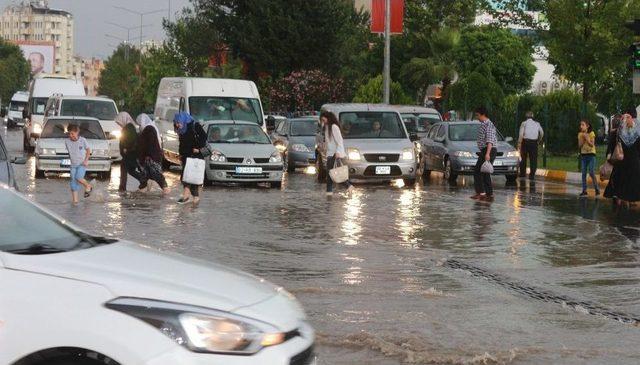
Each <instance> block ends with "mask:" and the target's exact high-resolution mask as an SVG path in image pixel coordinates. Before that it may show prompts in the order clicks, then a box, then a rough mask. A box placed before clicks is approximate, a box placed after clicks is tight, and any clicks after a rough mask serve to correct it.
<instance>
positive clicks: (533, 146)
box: [518, 111, 544, 180]
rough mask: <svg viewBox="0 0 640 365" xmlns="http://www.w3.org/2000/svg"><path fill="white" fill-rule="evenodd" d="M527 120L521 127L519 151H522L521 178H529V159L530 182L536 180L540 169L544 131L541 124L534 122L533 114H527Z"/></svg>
mask: <svg viewBox="0 0 640 365" xmlns="http://www.w3.org/2000/svg"><path fill="white" fill-rule="evenodd" d="M526 117H527V120H525V121H524V122H522V124H521V125H520V136H519V137H518V146H519V147H518V149H519V150H520V177H526V176H527V158H528V159H529V165H530V169H531V170H530V172H529V180H534V179H535V178H536V170H537V169H538V145H539V144H540V141H542V138H543V137H544V131H543V130H542V126H540V123H538V122H537V121H535V120H533V112H531V111H529V112H527V114H526Z"/></svg>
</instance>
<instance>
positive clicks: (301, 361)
mask: <svg viewBox="0 0 640 365" xmlns="http://www.w3.org/2000/svg"><path fill="white" fill-rule="evenodd" d="M314 358H315V354H314V350H313V346H311V347H309V348H308V349H306V350H304V351H302V352H301V353H299V354H297V355H296V356H294V357H292V358H291V361H290V362H289V365H309V364H311V363H312V362H313V360H314Z"/></svg>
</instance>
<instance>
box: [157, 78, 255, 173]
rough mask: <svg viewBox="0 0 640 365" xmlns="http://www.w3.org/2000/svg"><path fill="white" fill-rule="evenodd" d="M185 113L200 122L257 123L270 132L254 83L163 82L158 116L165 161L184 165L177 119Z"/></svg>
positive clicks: (204, 79)
mask: <svg viewBox="0 0 640 365" xmlns="http://www.w3.org/2000/svg"><path fill="white" fill-rule="evenodd" d="M181 111H186V112H188V113H190V114H191V115H192V116H193V118H194V119H195V120H196V121H198V122H205V121H217V120H224V121H243V122H253V123H256V124H258V125H260V126H262V128H263V129H265V131H266V124H265V118H264V113H263V110H262V102H261V101H260V94H259V93H258V87H257V86H256V84H255V83H253V82H252V81H247V80H229V79H211V78H188V77H172V78H163V79H162V80H161V81H160V86H159V87H158V97H157V99H156V106H155V110H154V114H155V116H156V118H157V119H158V127H159V128H160V133H161V134H162V144H163V149H164V155H165V159H166V160H167V161H168V162H170V163H174V164H180V157H179V154H178V135H177V134H176V133H175V131H174V129H173V117H174V116H175V115H176V114H177V113H178V112H181Z"/></svg>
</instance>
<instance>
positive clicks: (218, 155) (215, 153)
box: [209, 150, 227, 162]
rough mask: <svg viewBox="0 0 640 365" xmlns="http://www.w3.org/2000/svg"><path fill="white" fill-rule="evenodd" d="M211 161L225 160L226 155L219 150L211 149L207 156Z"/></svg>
mask: <svg viewBox="0 0 640 365" xmlns="http://www.w3.org/2000/svg"><path fill="white" fill-rule="evenodd" d="M209 159H210V160H211V161H213V162H227V157H226V156H225V155H224V154H223V153H222V152H220V151H215V150H214V151H212V152H211V157H210V158H209Z"/></svg>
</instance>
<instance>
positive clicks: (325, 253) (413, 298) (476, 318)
mask: <svg viewBox="0 0 640 365" xmlns="http://www.w3.org/2000/svg"><path fill="white" fill-rule="evenodd" d="M0 130H2V131H3V133H5V132H4V129H0ZM3 138H4V139H5V141H6V142H7V144H8V148H9V151H10V154H11V155H21V154H22V152H21V151H22V146H21V142H22V140H21V132H17V131H9V132H6V134H4V135H3ZM34 164H35V161H34V159H33V158H30V159H29V161H28V163H27V165H26V166H16V167H15V168H16V172H17V174H18V184H19V186H20V188H21V190H22V192H23V193H25V194H26V195H27V196H28V197H29V198H30V199H31V200H33V201H36V202H38V203H39V204H41V205H43V206H45V207H47V208H49V209H51V210H52V211H54V212H56V213H57V214H59V215H61V216H63V217H64V218H66V219H68V220H69V221H71V222H73V223H74V224H75V225H77V226H79V227H82V228H83V229H85V230H88V231H91V232H94V233H97V234H100V235H105V236H114V237H119V238H122V239H127V240H132V241H135V242H139V243H141V244H144V245H146V246H149V247H152V248H154V249H157V250H160V251H171V252H178V253H181V254H184V255H188V256H193V257H197V258H200V259H203V260H207V261H217V262H220V263H224V264H226V265H229V266H231V267H234V268H238V269H241V270H245V271H248V272H250V273H253V274H255V275H259V276H261V277H264V278H266V279H268V280H270V281H272V282H274V283H276V284H278V285H282V286H283V287H285V288H286V289H287V290H289V291H290V292H292V293H293V294H294V295H296V297H297V298H298V299H299V300H300V301H301V302H302V303H303V305H304V307H305V309H306V311H307V313H308V315H309V317H310V321H311V322H312V324H313V326H314V327H315V328H316V330H317V331H318V354H319V360H320V364H376V365H378V364H382V365H387V364H389V365H391V364H493V363H508V364H543V363H553V364H605V363H609V364H638V363H639V362H640V348H638V347H637V344H638V343H639V341H640V322H637V323H636V322H634V321H636V319H637V320H638V321H640V286H639V285H638V284H639V282H640V255H639V254H638V252H639V251H640V224H639V223H640V208H635V209H631V210H629V209H627V208H615V207H614V206H613V205H612V204H611V202H609V201H606V200H603V199H601V200H596V199H594V198H590V199H583V200H579V199H577V194H578V193H579V190H578V188H576V187H573V186H566V185H562V184H557V183H551V182H541V181H538V182H536V183H529V182H519V184H520V186H506V185H505V180H504V178H496V179H495V180H494V183H495V184H496V186H497V189H496V199H495V202H493V203H486V202H476V201H473V200H471V199H469V196H471V195H472V194H473V192H472V190H473V189H472V188H471V186H470V185H469V182H470V181H469V180H468V179H467V180H466V181H463V179H460V181H459V183H458V186H450V185H449V184H448V183H446V182H445V181H443V180H442V179H441V176H439V175H438V174H434V176H433V177H432V178H431V179H430V180H429V181H427V182H426V183H425V184H424V185H423V184H422V183H419V184H417V185H416V187H415V188H407V187H404V188H399V187H395V186H389V185H373V186H358V189H357V192H356V193H355V194H353V195H352V196H350V197H347V196H346V195H345V196H343V195H340V194H337V195H335V196H333V197H326V196H325V193H324V186H323V185H321V184H318V183H317V182H316V179H315V176H311V175H307V174H304V173H302V171H300V172H298V173H295V174H289V175H288V176H287V177H286V180H285V182H284V184H283V187H282V190H276V189H269V188H264V187H258V188H256V187H208V188H206V189H205V192H204V194H203V197H202V201H201V203H200V206H199V207H198V208H193V207H191V206H190V205H186V206H179V205H177V204H176V200H177V198H178V194H179V188H178V187H177V186H178V185H179V172H175V171H172V172H167V173H166V174H165V175H166V176H167V179H168V182H169V184H170V186H171V187H172V194H171V195H170V197H166V198H164V197H162V196H161V192H160V190H159V189H158V187H157V186H154V189H153V190H152V192H151V193H148V194H140V193H127V194H120V193H118V191H117V187H118V179H119V175H118V174H119V166H114V169H113V176H112V178H111V181H98V182H97V184H98V187H97V189H96V194H94V196H92V198H91V199H89V200H88V201H83V202H81V203H80V204H79V205H78V206H72V205H71V204H70V196H69V188H68V176H62V177H55V176H49V177H48V178H46V179H39V180H35V179H34V178H33V168H34ZM130 188H131V189H132V190H133V189H135V184H134V183H133V182H130ZM140 265H144V263H143V262H141V263H140ZM626 322H631V323H626ZM634 323H635V324H634Z"/></svg>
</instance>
